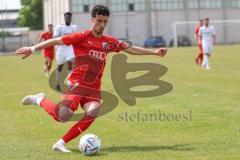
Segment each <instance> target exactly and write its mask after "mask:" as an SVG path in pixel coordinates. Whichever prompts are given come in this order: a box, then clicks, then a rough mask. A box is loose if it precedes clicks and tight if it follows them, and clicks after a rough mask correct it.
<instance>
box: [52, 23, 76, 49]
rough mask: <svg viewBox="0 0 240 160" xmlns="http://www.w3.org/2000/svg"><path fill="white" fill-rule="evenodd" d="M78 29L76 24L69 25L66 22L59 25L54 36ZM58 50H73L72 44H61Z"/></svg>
mask: <svg viewBox="0 0 240 160" xmlns="http://www.w3.org/2000/svg"><path fill="white" fill-rule="evenodd" d="M76 31H77V26H76V25H74V24H71V25H69V26H67V25H65V24H61V25H57V27H56V29H55V31H54V33H53V37H54V38H55V37H61V36H64V35H67V34H71V33H74V32H76ZM57 52H68V53H69V52H73V49H72V46H66V45H59V46H58V49H57Z"/></svg>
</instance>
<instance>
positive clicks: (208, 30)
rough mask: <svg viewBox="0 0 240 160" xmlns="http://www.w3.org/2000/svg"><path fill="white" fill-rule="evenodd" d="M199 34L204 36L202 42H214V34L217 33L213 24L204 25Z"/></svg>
mask: <svg viewBox="0 0 240 160" xmlns="http://www.w3.org/2000/svg"><path fill="white" fill-rule="evenodd" d="M199 35H201V36H202V42H204V43H212V41H213V38H212V37H213V35H216V33H215V29H214V27H213V26H208V27H206V26H202V27H201V28H200V30H199Z"/></svg>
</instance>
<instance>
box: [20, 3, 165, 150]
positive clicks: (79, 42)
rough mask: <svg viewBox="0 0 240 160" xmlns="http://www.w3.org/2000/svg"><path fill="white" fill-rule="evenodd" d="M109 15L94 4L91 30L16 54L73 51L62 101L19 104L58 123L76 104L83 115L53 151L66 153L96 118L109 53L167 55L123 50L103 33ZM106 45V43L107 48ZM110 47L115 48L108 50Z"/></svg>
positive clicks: (33, 99)
mask: <svg viewBox="0 0 240 160" xmlns="http://www.w3.org/2000/svg"><path fill="white" fill-rule="evenodd" d="M109 16H110V11H109V9H108V8H107V7H106V6H102V5H96V6H94V7H93V9H92V12H91V17H92V18H91V21H92V28H91V29H89V30H85V31H83V32H79V33H73V34H70V35H65V36H63V37H59V38H54V39H52V40H48V41H46V42H42V43H39V44H37V45H35V46H31V47H22V48H20V49H18V50H17V51H16V53H17V54H21V55H23V56H24V57H23V58H26V57H28V56H29V55H31V53H32V52H34V51H35V50H39V49H42V48H46V47H49V46H52V45H68V46H70V45H72V46H73V48H74V55H75V62H74V68H73V71H72V72H71V74H70V76H69V77H68V78H69V80H70V82H71V88H70V89H69V91H68V92H67V93H65V94H64V95H63V98H62V99H63V101H61V103H59V104H56V103H54V102H53V101H51V100H49V99H47V98H46V97H45V95H44V93H39V94H36V95H29V96H26V97H25V98H23V100H22V104H23V105H32V104H35V105H38V106H41V107H42V108H43V109H44V110H45V111H46V112H47V113H48V114H49V115H50V116H52V117H53V119H54V120H56V121H58V122H66V121H68V120H70V118H71V117H72V116H73V114H74V112H75V111H76V110H77V109H78V106H79V105H81V107H82V108H83V110H84V114H85V115H84V116H83V117H82V119H80V120H79V121H78V122H76V123H75V124H74V125H73V126H72V128H70V130H69V131H68V132H67V133H66V134H65V135H63V137H62V138H60V139H59V140H58V141H57V142H56V143H55V144H54V145H53V147H52V150H53V151H60V152H70V150H68V149H67V148H66V147H65V144H66V143H68V142H70V141H71V140H73V139H74V138H76V137H77V136H79V135H80V134H81V133H83V132H84V131H85V130H86V129H87V128H88V127H89V126H90V125H91V124H92V123H93V122H94V120H95V119H96V117H97V115H98V113H99V107H100V100H101V78H102V75H103V71H104V68H105V64H106V60H107V55H108V54H109V53H110V52H115V54H117V53H116V52H120V51H123V50H124V52H126V53H128V54H132V55H141V56H143V55H155V56H160V57H163V56H165V54H166V52H167V49H166V48H160V49H157V50H149V49H145V48H142V47H138V46H130V45H129V47H125V45H122V43H120V42H119V41H118V40H117V39H115V38H114V37H111V36H107V35H105V34H103V32H104V29H105V28H106V26H107V23H108V20H109ZM107 44H110V46H109V48H108V47H107V46H108V45H107ZM113 44H115V45H113ZM111 46H115V47H113V48H112V47H111ZM111 48H112V49H111ZM116 132H117V131H116ZM53 134H54V133H53Z"/></svg>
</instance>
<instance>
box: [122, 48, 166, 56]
mask: <svg viewBox="0 0 240 160" xmlns="http://www.w3.org/2000/svg"><path fill="white" fill-rule="evenodd" d="M123 51H124V52H126V53H128V54H131V55H156V56H161V57H163V56H165V55H166V53H167V48H159V49H157V50H150V49H146V48H143V47H139V46H131V47H129V48H127V49H125V50H123Z"/></svg>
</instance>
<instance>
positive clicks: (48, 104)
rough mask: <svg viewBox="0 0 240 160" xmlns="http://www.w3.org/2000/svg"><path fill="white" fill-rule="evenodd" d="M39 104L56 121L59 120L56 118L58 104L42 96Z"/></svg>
mask: <svg viewBox="0 0 240 160" xmlns="http://www.w3.org/2000/svg"><path fill="white" fill-rule="evenodd" d="M40 106H41V107H42V108H44V110H45V111H46V112H47V113H48V114H49V115H50V116H52V117H53V118H54V119H55V120H56V121H58V122H59V120H58V114H57V113H58V110H59V106H58V105H56V104H55V103H54V102H52V101H50V100H48V99H46V98H44V99H42V101H41V103H40Z"/></svg>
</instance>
